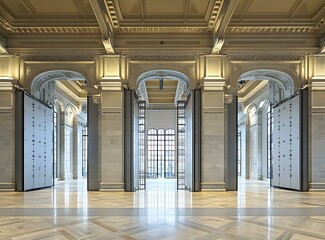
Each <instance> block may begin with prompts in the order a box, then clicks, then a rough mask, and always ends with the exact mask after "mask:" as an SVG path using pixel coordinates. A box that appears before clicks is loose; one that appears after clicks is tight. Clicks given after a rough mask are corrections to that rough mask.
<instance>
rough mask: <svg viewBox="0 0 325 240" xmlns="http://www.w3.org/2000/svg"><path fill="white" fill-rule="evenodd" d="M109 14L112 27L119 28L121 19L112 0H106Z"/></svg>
mask: <svg viewBox="0 0 325 240" xmlns="http://www.w3.org/2000/svg"><path fill="white" fill-rule="evenodd" d="M105 5H106V10H107V15H108V20H109V23H110V24H111V27H112V28H114V29H118V28H119V21H118V17H117V14H116V9H115V6H114V3H113V1H112V0H105Z"/></svg>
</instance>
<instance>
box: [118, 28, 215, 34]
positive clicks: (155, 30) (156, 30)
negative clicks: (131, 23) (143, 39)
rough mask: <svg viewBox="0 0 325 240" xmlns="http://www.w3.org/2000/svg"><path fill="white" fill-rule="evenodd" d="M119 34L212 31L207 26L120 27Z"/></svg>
mask: <svg viewBox="0 0 325 240" xmlns="http://www.w3.org/2000/svg"><path fill="white" fill-rule="evenodd" d="M115 32H117V33H148V32H149V33H208V32H210V30H209V29H208V28H207V27H206V26H195V27H194V26H191V27H188V26H184V27H183V26H171V27H159V26H153V27H139V26H137V27H119V28H116V29H115Z"/></svg>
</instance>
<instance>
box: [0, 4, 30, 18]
mask: <svg viewBox="0 0 325 240" xmlns="http://www.w3.org/2000/svg"><path fill="white" fill-rule="evenodd" d="M0 4H1V6H3V7H4V8H5V9H6V10H7V11H8V13H9V14H11V15H12V16H13V17H18V16H22V15H23V16H24V15H31V12H30V11H28V9H27V8H26V7H25V5H24V4H22V2H21V1H4V0H1V1H0Z"/></svg>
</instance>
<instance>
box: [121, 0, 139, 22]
mask: <svg viewBox="0 0 325 240" xmlns="http://www.w3.org/2000/svg"><path fill="white" fill-rule="evenodd" d="M118 4H119V9H120V10H121V13H122V15H123V18H124V19H125V18H134V17H139V18H141V9H140V5H139V0H120V1H118Z"/></svg>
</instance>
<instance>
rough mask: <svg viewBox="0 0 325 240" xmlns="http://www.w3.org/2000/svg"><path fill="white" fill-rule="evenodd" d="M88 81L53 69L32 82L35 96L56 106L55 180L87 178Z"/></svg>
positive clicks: (79, 75) (72, 72)
mask: <svg viewBox="0 0 325 240" xmlns="http://www.w3.org/2000/svg"><path fill="white" fill-rule="evenodd" d="M86 84H87V83H86V78H85V77H84V75H83V74H81V73H79V72H76V71H71V70H50V71H46V72H42V73H40V74H38V75H37V76H36V77H35V78H34V79H33V80H32V82H31V93H32V95H33V96H34V97H35V98H36V99H39V100H41V101H43V102H44V103H46V104H50V105H52V106H53V120H54V121H53V122H54V129H53V130H54V133H53V136H54V147H53V148H54V155H53V162H54V167H53V168H54V177H55V178H56V179H57V180H69V179H82V178H86V177H87V175H86V173H87V169H85V166H86V165H87V164H86V163H85V161H87V153H86V151H87V144H86V143H87V140H86V139H85V138H86V137H87V134H85V133H87V92H86V91H85V90H84V87H85V86H86Z"/></svg>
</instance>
